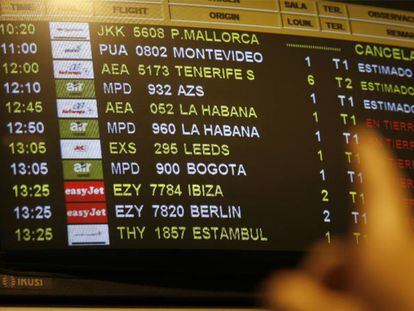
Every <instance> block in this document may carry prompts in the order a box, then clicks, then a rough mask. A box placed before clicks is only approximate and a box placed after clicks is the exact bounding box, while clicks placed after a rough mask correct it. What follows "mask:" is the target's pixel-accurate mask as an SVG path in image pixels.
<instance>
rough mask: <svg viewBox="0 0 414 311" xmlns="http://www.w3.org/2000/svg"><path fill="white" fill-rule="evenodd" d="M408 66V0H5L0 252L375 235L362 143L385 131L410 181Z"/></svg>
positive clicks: (412, 39) (411, 58) (413, 126)
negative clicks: (375, 3)
mask: <svg viewBox="0 0 414 311" xmlns="http://www.w3.org/2000/svg"><path fill="white" fill-rule="evenodd" d="M413 64H414V13H411V12H404V11H396V10H387V9H383V8H373V7H367V6H357V5H346V4H341V3H333V2H332V3H331V2H322V1H321V2H315V1H308V0H306V1H282V0H281V1H276V0H260V1H258V0H254V1H253V0H250V1H249V0H239V1H211V0H198V1H197V0H194V1H191V0H170V1H167V0H165V1H164V0H158V1H157V0H152V1H76V0H75V1H60V0H59V1H58V0H53V1H28V0H20V1H19V0H2V1H1V11H0V137H1V143H2V144H1V153H0V168H1V170H0V172H1V176H2V177H1V179H0V189H1V206H0V233H1V236H0V240H1V248H2V250H6V251H7V250H29V249H30V250H33V249H39V250H40V249H41V250H57V249H66V250H68V249H69V250H70V249H77V250H79V249H103V250H105V249H137V250H141V249H210V250H212V249H214V250H225V249H226V250H227V249H228V250H270V251H301V250H305V249H306V248H307V247H308V246H309V245H310V244H311V243H313V242H314V241H316V240H318V239H324V240H325V241H326V243H335V240H336V239H335V238H336V236H337V235H338V234H340V233H344V232H346V234H347V235H349V237H350V238H351V239H352V240H353V241H354V242H355V243H356V244H359V243H364V242H365V240H366V236H365V232H364V230H363V228H364V227H363V225H364V224H366V223H367V221H369V215H367V214H366V213H365V210H364V204H365V197H364V193H363V192H362V191H361V185H362V184H363V183H364V182H365V180H364V174H363V172H362V171H361V169H360V168H359V160H360V158H359V154H358V153H357V152H355V151H353V150H354V149H353V148H352V147H353V146H354V145H358V144H363V143H364V142H363V141H361V140H360V137H359V133H358V129H359V128H360V127H358V126H362V127H365V128H372V129H376V130H379V131H380V132H381V133H382V134H383V140H384V142H385V143H386V144H387V145H388V146H389V147H390V148H391V149H392V150H393V152H394V156H393V158H392V159H390V161H392V162H393V164H394V166H395V168H396V169H398V170H400V171H401V172H403V173H404V177H403V178H402V179H401V183H400V185H397V186H399V187H404V188H407V189H408V190H412V189H413V187H414V161H413V151H414V118H413V116H414V83H413V81H414V80H413V79H414V78H413V71H414V66H413ZM373 152H375V150H373ZM406 202H407V204H408V205H410V206H413V205H414V199H413V198H410V197H407V198H406ZM349 224H351V226H350V228H351V230H347V231H346V228H347V225H349Z"/></svg>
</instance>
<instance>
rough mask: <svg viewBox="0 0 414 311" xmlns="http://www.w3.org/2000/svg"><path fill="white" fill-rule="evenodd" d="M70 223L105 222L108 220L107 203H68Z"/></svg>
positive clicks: (67, 211) (67, 209) (67, 210)
mask: <svg viewBox="0 0 414 311" xmlns="http://www.w3.org/2000/svg"><path fill="white" fill-rule="evenodd" d="M66 215H67V218H68V223H70V224H103V223H107V222H108V215H107V210H106V203H67V204H66Z"/></svg>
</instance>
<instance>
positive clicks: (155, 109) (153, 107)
mask: <svg viewBox="0 0 414 311" xmlns="http://www.w3.org/2000/svg"><path fill="white" fill-rule="evenodd" d="M149 108H150V112H151V113H152V114H160V115H169V116H173V115H174V114H175V112H174V105H173V104H170V103H151V104H150V107H149Z"/></svg>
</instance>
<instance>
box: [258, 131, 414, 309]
mask: <svg viewBox="0 0 414 311" xmlns="http://www.w3.org/2000/svg"><path fill="white" fill-rule="evenodd" d="M361 141H363V142H364V143H363V144H361V145H359V146H358V152H359V153H360V157H361V168H362V171H363V172H364V176H365V183H364V185H363V189H362V190H363V192H364V193H365V197H366V211H367V214H368V222H367V224H366V225H364V230H365V232H367V242H366V243H363V244H362V245H360V246H358V247H357V246H355V243H350V242H347V241H342V242H338V243H335V244H333V245H329V246H326V245H318V246H316V247H315V249H314V250H313V251H312V252H311V254H310V255H309V258H308V259H307V260H306V261H305V262H304V264H303V267H302V268H301V270H298V271H286V272H282V273H279V274H278V275H276V276H275V277H273V278H272V279H271V280H270V281H269V283H268V284H267V286H266V299H267V303H268V304H269V306H270V307H271V308H272V309H274V310H281V311H285V310H288V311H311V310H312V311H325V310H329V311H371V310H375V311H382V310H387V311H389V310H393V311H403V310H404V311H405V310H414V235H413V233H412V230H411V224H410V223H411V217H412V216H411V214H410V211H409V209H408V207H407V205H406V204H405V202H404V198H406V197H407V194H406V193H404V191H403V190H401V187H400V181H399V176H398V172H397V171H396V169H395V168H394V167H393V165H392V164H391V161H390V160H389V159H390V158H391V155H390V154H389V152H388V150H386V148H385V147H384V146H383V145H382V144H381V143H380V141H381V138H380V137H378V136H377V135H376V134H374V133H368V132H367V133H364V134H362V135H361Z"/></svg>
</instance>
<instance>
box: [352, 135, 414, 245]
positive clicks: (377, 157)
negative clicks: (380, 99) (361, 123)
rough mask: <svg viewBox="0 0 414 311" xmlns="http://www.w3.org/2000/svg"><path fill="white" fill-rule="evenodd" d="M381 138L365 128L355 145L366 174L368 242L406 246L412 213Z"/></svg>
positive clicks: (364, 186) (364, 189) (409, 236)
mask: <svg viewBox="0 0 414 311" xmlns="http://www.w3.org/2000/svg"><path fill="white" fill-rule="evenodd" d="M380 141H381V138H380V136H378V135H377V134H375V133H374V132H367V131H364V132H363V133H362V134H361V142H362V144H361V145H358V151H359V153H360V159H361V169H362V171H363V173H364V176H365V178H364V184H363V192H364V194H365V198H366V211H367V215H368V223H367V225H366V226H365V228H366V231H367V233H368V237H369V243H368V246H370V247H373V248H378V247H379V248H381V249H384V248H390V249H393V248H399V247H400V246H401V245H402V246H407V244H408V242H409V241H411V239H412V238H411V229H410V219H411V215H410V212H409V210H408V207H407V206H406V204H405V203H404V197H405V196H406V194H405V193H404V191H403V190H402V189H401V187H400V186H399V185H400V182H399V178H400V176H399V174H398V172H397V169H396V168H395V167H394V166H393V165H392V162H391V159H392V155H391V153H390V152H389V151H388V150H387V149H386V148H385V146H384V145H383V144H382V143H380Z"/></svg>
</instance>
